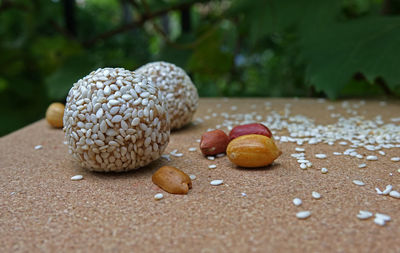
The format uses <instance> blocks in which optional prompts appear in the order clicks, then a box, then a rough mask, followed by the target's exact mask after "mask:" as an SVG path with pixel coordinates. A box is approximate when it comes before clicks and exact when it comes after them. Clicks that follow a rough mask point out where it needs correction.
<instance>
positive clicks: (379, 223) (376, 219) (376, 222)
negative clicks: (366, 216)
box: [374, 217, 386, 226]
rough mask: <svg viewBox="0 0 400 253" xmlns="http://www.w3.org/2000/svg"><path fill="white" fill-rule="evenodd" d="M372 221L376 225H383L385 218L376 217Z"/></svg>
mask: <svg viewBox="0 0 400 253" xmlns="http://www.w3.org/2000/svg"><path fill="white" fill-rule="evenodd" d="M374 223H375V224H377V225H379V226H385V223H386V222H385V220H383V219H380V218H378V217H376V218H375V219H374Z"/></svg>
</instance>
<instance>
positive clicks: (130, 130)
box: [63, 68, 170, 171]
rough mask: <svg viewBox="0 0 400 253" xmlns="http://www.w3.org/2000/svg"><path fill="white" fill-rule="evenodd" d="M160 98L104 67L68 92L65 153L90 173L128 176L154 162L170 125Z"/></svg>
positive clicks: (141, 80) (136, 79) (138, 80)
mask: <svg viewBox="0 0 400 253" xmlns="http://www.w3.org/2000/svg"><path fill="white" fill-rule="evenodd" d="M163 101H164V98H163V95H162V93H161V92H160V91H159V89H158V88H157V87H155V86H154V85H153V84H151V83H150V82H148V80H147V79H146V78H145V77H143V76H141V75H138V74H136V73H134V72H131V71H128V70H125V69H123V68H115V69H114V68H104V69H98V70H96V71H93V72H91V73H90V74H89V75H87V76H85V77H84V78H82V79H80V80H79V81H78V82H77V83H75V84H74V86H73V87H72V88H71V90H70V91H69V94H68V97H67V103H66V106H65V113H64V119H63V120H64V131H65V137H66V140H67V142H68V147H69V152H70V153H71V154H72V155H73V157H74V158H75V159H76V160H77V161H79V162H80V163H81V165H82V166H83V167H85V168H87V169H89V170H93V171H127V170H132V169H136V168H139V167H143V166H145V165H147V164H149V163H150V162H152V161H154V160H156V159H158V158H159V157H160V156H161V154H162V153H163V151H164V150H165V148H166V147H167V144H168V141H169V133H170V125H169V118H168V112H167V107H166V104H165V103H164V102H163Z"/></svg>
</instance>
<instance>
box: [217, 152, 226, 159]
mask: <svg viewBox="0 0 400 253" xmlns="http://www.w3.org/2000/svg"><path fill="white" fill-rule="evenodd" d="M224 156H225V153H220V154H217V155H216V156H215V157H217V158H221V157H224Z"/></svg>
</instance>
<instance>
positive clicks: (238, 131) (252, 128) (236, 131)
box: [229, 123, 272, 141]
mask: <svg viewBox="0 0 400 253" xmlns="http://www.w3.org/2000/svg"><path fill="white" fill-rule="evenodd" d="M247 134H260V135H265V136H267V137H269V138H271V137H272V133H271V131H270V130H269V129H268V127H266V126H265V125H263V124H261V123H252V124H245V125H240V126H236V127H234V128H233V129H232V130H231V131H230V132H229V140H230V141H232V140H233V139H235V138H237V137H239V136H242V135H247Z"/></svg>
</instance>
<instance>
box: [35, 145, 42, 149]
mask: <svg viewBox="0 0 400 253" xmlns="http://www.w3.org/2000/svg"><path fill="white" fill-rule="evenodd" d="M42 148H43V146H42V145H36V146H35V150H39V149H42Z"/></svg>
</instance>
